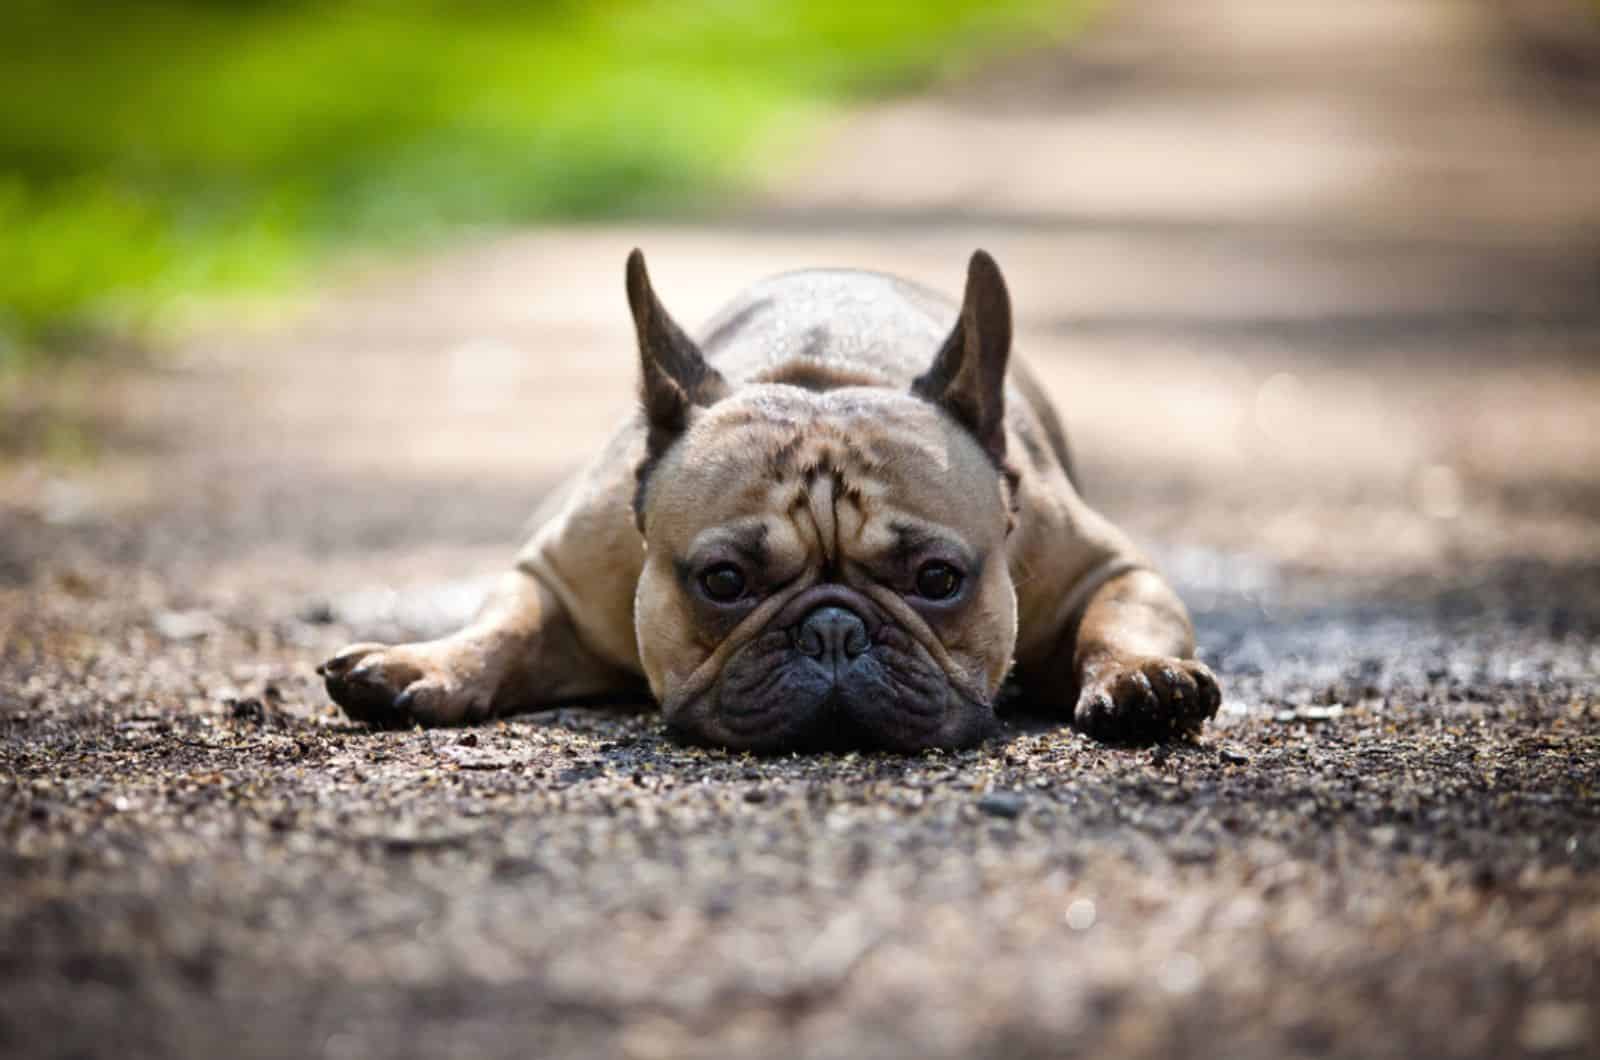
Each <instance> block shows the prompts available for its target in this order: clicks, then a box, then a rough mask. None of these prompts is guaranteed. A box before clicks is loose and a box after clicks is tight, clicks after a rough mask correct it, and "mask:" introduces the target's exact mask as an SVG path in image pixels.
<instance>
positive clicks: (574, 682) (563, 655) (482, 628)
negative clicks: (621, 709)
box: [317, 570, 626, 725]
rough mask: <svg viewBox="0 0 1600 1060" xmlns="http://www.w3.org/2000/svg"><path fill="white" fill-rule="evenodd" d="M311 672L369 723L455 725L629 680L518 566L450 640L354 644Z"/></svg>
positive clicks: (551, 595)
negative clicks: (597, 654)
mask: <svg viewBox="0 0 1600 1060" xmlns="http://www.w3.org/2000/svg"><path fill="white" fill-rule="evenodd" d="M317 672H318V673H319V674H321V675H322V677H323V680H324V682H325V683H326V684H327V688H328V694H329V695H330V696H332V697H333V700H334V702H336V703H338V704H339V706H340V707H342V708H344V712H345V713H346V714H348V715H349V716H350V717H352V718H354V719H356V720H358V721H365V722H370V723H372V724H374V725H410V724H413V723H417V724H422V725H462V724H467V723H470V722H475V721H481V720H483V719H485V718H490V717H497V716H500V715H505V714H512V713H516V712H517V711H522V710H530V709H533V708H535V707H540V706H547V705H550V704H554V703H557V702H560V701H562V700H570V699H574V698H577V697H580V696H586V695H594V694H597V693H601V692H607V691H613V690H616V689H617V688H618V687H619V686H620V685H624V684H625V683H626V682H625V679H624V678H622V676H621V675H619V673H618V671H616V670H615V669H614V668H612V667H609V666H607V665H605V664H604V663H602V662H600V661H599V660H597V659H596V658H594V656H593V655H592V654H591V653H590V652H588V651H586V650H585V649H584V648H583V646H582V645H581V644H580V643H579V641H578V638H577V635H576V633H575V631H574V628H573V624H572V622H571V619H570V618H569V617H568V615H567V613H566V610H565V609H564V608H563V607H562V605H561V602H560V601H559V600H558V599H557V597H556V596H555V594H554V593H552V592H551V591H550V590H549V589H548V588H547V587H546V586H544V585H543V584H542V583H541V582H540V581H539V580H538V578H536V577H535V576H533V575H531V574H528V573H526V572H524V571H522V570H514V571H512V572H510V573H508V574H506V575H505V576H504V577H503V578H502V579H501V580H500V582H499V584H498V585H497V586H496V587H495V590H494V592H493V593H492V594H491V595H490V597H489V600H488V602H487V603H485V604H484V606H483V609H482V610H481V611H480V612H479V614H478V617H477V618H475V619H473V621H472V622H471V623H470V624H469V625H467V626H466V627H465V628H464V629H461V630H460V631H458V632H456V633H453V634H451V635H450V636H448V637H442V638H440V639H439V640H430V641H423V642H420V643H415V644H400V645H393V646H390V645H384V644H353V645H351V646H350V647H348V648H345V649H344V650H343V651H341V652H339V653H338V654H337V655H335V656H334V657H333V658H331V659H329V660H328V661H327V662H325V663H323V664H322V665H321V666H319V667H318V668H317Z"/></svg>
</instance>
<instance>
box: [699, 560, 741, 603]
mask: <svg viewBox="0 0 1600 1060" xmlns="http://www.w3.org/2000/svg"><path fill="white" fill-rule="evenodd" d="M700 588H701V589H703V590H705V594H706V595H707V596H709V597H711V599H713V600H715V601H716V602H717V603H719V604H729V603H732V602H733V601H735V600H737V599H739V597H741V596H743V595H744V575H743V574H741V573H739V568H738V567H735V566H734V565H733V564H731V563H718V564H717V565H716V566H714V567H708V568H706V570H705V571H704V572H702V573H701V575H700Z"/></svg>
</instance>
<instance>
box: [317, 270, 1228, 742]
mask: <svg viewBox="0 0 1600 1060" xmlns="http://www.w3.org/2000/svg"><path fill="white" fill-rule="evenodd" d="M626 287H627V296H628V305H629V307H630V309H631V311H632V315H633V323H634V328H635V331H636V333H637V337H638V349H639V362H640V407H639V410H638V412H637V414H635V415H634V416H632V417H631V418H630V419H628V420H627V422H626V423H625V425H624V426H623V427H622V428H621V429H620V430H619V431H618V432H617V433H616V434H615V435H614V436H613V437H612V439H611V441H610V442H609V444H608V445H606V447H605V448H604V449H603V451H602V452H601V453H600V454H599V456H598V458H597V459H596V460H594V462H593V463H591V464H590V465H589V466H588V467H587V468H586V469H585V470H583V471H581V472H580V473H578V474H577V475H576V476H575V477H573V478H572V479H571V480H570V481H568V482H567V483H566V484H565V486H563V487H562V488H561V489H559V490H557V491H556V493H555V494H554V495H552V497H551V498H549V499H548V500H547V502H546V503H545V505H544V506H543V507H542V508H541V510H540V512H539V513H538V514H537V515H536V517H535V526H536V529H535V531H534V532H533V535H532V537H531V539H530V540H529V541H528V543H527V544H526V546H525V547H524V548H523V550H522V552H521V554H520V555H519V557H518V559H517V561H516V564H515V566H514V568H513V570H512V571H510V572H509V573H507V574H505V575H504V576H503V577H502V579H501V581H500V582H499V583H498V586H497V588H496V589H495V590H494V592H493V593H492V594H491V596H490V598H489V600H488V602H487V603H486V604H485V605H484V607H483V609H482V611H481V612H480V613H479V615H478V617H477V618H475V619H474V620H473V621H472V622H471V623H470V624H469V625H467V626H466V627H465V628H464V629H462V630H460V631H459V632H457V633H454V634H452V635H450V636H447V637H444V638H442V639H439V640H433V641H426V642H422V643H415V644H403V645H398V646H388V645H382V644H356V645H353V646H351V647H348V648H346V649H344V650H343V651H341V652H339V653H338V654H337V655H335V656H334V657H333V658H332V659H330V660H328V661H327V662H325V663H324V664H323V665H322V666H321V667H319V668H318V672H319V673H320V674H321V675H322V677H323V678H324V680H325V682H326V685H327V689H328V693H329V694H330V695H331V696H332V698H333V699H334V701H335V702H337V703H338V704H339V705H340V706H341V707H342V708H343V709H344V711H345V713H346V714H348V715H349V716H350V717H351V718H354V719H357V720H360V721H365V722H369V723H373V724H377V725H410V724H421V725H427V726H435V725H461V724H468V723H472V722H477V721H481V720H483V719H486V718H492V717H498V716H503V715H506V714H511V713H514V712H519V711H524V710H530V709H536V708H539V707H547V706H552V705H555V704H559V703H562V702H570V701H574V700H583V699H592V698H597V697H606V696H616V695H621V694H630V693H633V692H637V693H640V694H642V693H643V691H644V688H646V687H647V688H648V690H649V692H650V693H651V694H652V695H653V696H654V698H655V700H656V701H657V702H658V703H659V704H660V707H661V710H662V714H663V717H664V719H665V723H666V725H667V728H668V730H669V732H670V733H671V734H672V735H673V736H675V737H676V738H678V739H681V740H684V741H688V742H694V743H701V744H709V745H717V746H722V747H726V748H730V749H736V750H749V751H756V752H771V751H787V750H796V749H806V748H818V747H864V748H877V749H884V750H891V751H901V752H910V751H917V750H920V749H925V748H960V747H966V746H970V745H972V744H974V743H976V742H978V741H980V740H982V739H983V738H984V737H985V736H986V734H988V733H989V732H990V731H991V730H992V729H993V727H994V725H995V717H996V715H995V709H996V704H997V700H999V699H1000V698H1001V691H1002V687H1003V686H1005V687H1007V688H1012V687H1014V688H1015V689H1016V690H1017V691H1018V693H1019V694H1020V695H1021V696H1022V697H1024V698H1025V699H1027V700H1029V701H1031V702H1033V703H1036V704H1040V705H1043V706H1046V707H1049V708H1053V709H1058V710H1060V711H1061V712H1062V713H1063V716H1065V715H1066V713H1067V712H1068V710H1069V709H1070V716H1071V719H1072V721H1073V722H1074V723H1075V724H1076V726H1077V727H1078V728H1079V729H1081V730H1082V731H1084V732H1086V733H1088V734H1090V735H1091V736H1093V737H1096V738H1099V739H1102V740H1107V741H1114V742H1140V743H1144V742H1151V741H1157V740H1162V739H1167V738H1171V737H1175V736H1181V735H1183V734H1188V733H1193V732H1195V731H1196V730H1198V729H1199V728H1200V727H1201V726H1202V725H1203V724H1204V722H1205V721H1206V720H1207V719H1208V718H1210V717H1212V716H1213V715H1214V714H1215V713H1216V711H1217V707H1218V705H1219V703H1220V700H1221V694H1220V691H1219V688H1218V684H1217V681H1216V678H1215V677H1214V676H1213V674H1212V673H1211V671H1210V670H1209V669H1208V668H1207V667H1206V666H1205V665H1204V664H1202V663H1200V662H1199V661H1197V660H1196V659H1195V658H1194V634H1193V630H1192V627H1191V624H1190V620H1189V616H1188V614H1187V612H1186V611H1185V609H1184V606H1183V604H1182V602H1181V601H1180V600H1179V599H1178V597H1177V594H1176V593H1174V591H1173V590H1172V589H1171V588H1170V587H1169V586H1168V585H1167V583H1166V582H1165V581H1163V580H1162V578H1161V577H1160V575H1159V574H1157V573H1156V572H1155V571H1154V570H1153V569H1152V567H1151V566H1150V564H1149V563H1148V562H1147V561H1146V560H1145V559H1144V558H1143V557H1142V556H1141V555H1140V554H1139V552H1138V551H1137V550H1136V549H1135V548H1134V547H1133V546H1132V545H1131V544H1130V543H1129V541H1128V539H1127V538H1126V537H1125V536H1124V535H1123V534H1122V533H1121V532H1119V531H1118V530H1117V529H1116V528H1115V527H1114V526H1112V525H1111V523H1110V522H1108V521H1107V520H1106V519H1105V518H1103V517H1102V516H1101V515H1099V514H1098V513H1096V512H1095V511H1094V510H1093V509H1091V508H1090V507H1089V506H1088V505H1087V504H1086V503H1085V502H1084V501H1083V499H1082V498H1081V497H1080V496H1079V493H1078V490H1077V488H1076V487H1075V485H1074V477H1073V471H1072V463H1071V460H1070V457H1069V454H1068V449H1067V443H1066V437H1065V434H1064V432H1063V430H1062V427H1061V424H1060V421H1059V420H1058V418H1057V416H1056V413H1055V411H1054V410H1053V409H1052V408H1051V406H1050V403H1049V401H1048V400H1047V399H1046V397H1045V395H1044V392H1043V391H1042V389H1041V388H1040V386H1039V385H1038V383H1037V382H1036V381H1035V380H1034V378H1033V376H1032V375H1030V374H1029V372H1028V371H1027V369H1026V368H1025V366H1023V365H1022V364H1021V363H1019V362H1018V361H1017V359H1016V358H1014V357H1013V356H1012V351H1011V345H1012V316H1011V300H1010V296H1009V294H1008V293H1007V290H1006V284H1005V280H1004V278H1003V277H1002V276H1001V273H1000V269H999V267H998V266H997V265H996V264H995V262H994V260H993V258H991V257H990V256H989V255H988V254H987V253H985V252H983V251H981V250H980V251H977V252H976V253H974V254H973V255H972V258H971V261H970V262H969V264H968V269H967V277H966V289H965V293H964V296H963V299H962V301H961V302H960V304H959V305H957V304H956V303H954V302H953V301H951V300H949V299H947V298H945V297H943V296H941V295H940V294H938V293H935V292H933V291H931V290H928V289H926V288H924V287H921V286H919V285H917V284H913V283H910V282H908V281H906V280H902V279H899V278H897V277H894V276H890V275H886V274H881V273H874V272H863V271H849V270H808V271H800V272H792V273H785V274H783V275H779V276H776V277H772V278H770V279H767V280H765V281H762V282H761V283H758V284H756V285H755V286H754V287H752V288H750V289H749V290H747V291H746V292H745V293H744V294H743V295H741V296H740V297H739V298H737V299H736V300H735V301H734V302H733V303H732V304H731V305H729V306H728V307H727V308H725V309H724V310H722V312H721V313H719V314H718V315H717V316H716V317H715V318H714V319H713V320H712V321H711V322H710V324H709V325H708V326H707V327H706V329H705V330H704V332H703V333H702V336H701V338H700V340H699V341H698V342H697V341H695V340H694V339H692V338H691V337H690V336H689V335H688V334H687V333H686V332H685V331H684V330H683V329H682V328H680V327H679V326H678V324H677V323H676V322H675V321H674V320H673V318H672V317H671V316H670V315H668V313H667V311H666V309H665V308H663V306H662V304H661V302H660V300H659V299H658V298H657V296H656V294H655V291H654V290H653V288H652V286H651V283H650V277H649V274H648V272H647V270H646V268H645V261H644V257H643V255H642V254H641V253H640V252H639V251H637V250H635V251H634V252H633V253H632V255H630V256H629V258H628V262H627V269H626ZM641 679H642V681H641ZM1008 680H1010V681H1011V682H1012V683H1011V684H1007V682H1008Z"/></svg>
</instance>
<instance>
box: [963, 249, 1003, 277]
mask: <svg viewBox="0 0 1600 1060" xmlns="http://www.w3.org/2000/svg"><path fill="white" fill-rule="evenodd" d="M967 280H968V282H972V281H983V282H985V283H988V284H990V285H995V284H998V285H999V286H1001V287H1004V286H1005V282H1006V281H1005V277H1004V276H1002V275H1001V274H1000V265H999V263H998V262H996V261H995V260H994V257H993V256H992V255H991V254H990V253H989V252H988V251H987V250H984V249H983V248H982V247H980V248H978V249H977V250H974V251H973V252H972V257H971V258H969V259H967Z"/></svg>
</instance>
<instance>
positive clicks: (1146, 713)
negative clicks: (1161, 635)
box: [1073, 655, 1222, 743]
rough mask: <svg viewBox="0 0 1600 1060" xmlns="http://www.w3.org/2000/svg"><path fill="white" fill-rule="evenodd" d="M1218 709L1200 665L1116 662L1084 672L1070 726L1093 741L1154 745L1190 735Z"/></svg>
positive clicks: (1213, 683)
mask: <svg viewBox="0 0 1600 1060" xmlns="http://www.w3.org/2000/svg"><path fill="white" fill-rule="evenodd" d="M1221 703H1222V691H1221V689H1219V688H1218V687H1217V679H1216V677H1215V676H1214V675H1213V674H1212V673H1211V671H1210V670H1209V669H1208V668H1207V667H1206V665H1205V664H1204V663H1200V662H1196V661H1195V660H1193V659H1172V658H1166V657H1163V656H1159V655H1140V656H1127V657H1119V658H1115V659H1111V660H1107V661H1105V662H1102V663H1100V664H1099V665H1096V666H1093V667H1090V668H1088V672H1086V673H1085V675H1084V681H1083V690H1082V692H1080V693H1079V695H1078V705H1077V708H1076V709H1075V710H1074V711H1073V723H1074V724H1075V725H1077V727H1078V728H1079V729H1080V730H1082V731H1083V732H1086V733H1088V734H1089V735H1090V736H1093V737H1094V738H1095V739H1097V740H1105V741H1108V742H1112V743H1156V742H1159V741H1161V740H1168V739H1172V738H1173V737H1176V736H1181V735H1184V734H1186V733H1192V732H1195V731H1196V730H1198V729H1199V728H1200V726H1201V725H1203V724H1204V723H1205V721H1206V719H1207V718H1209V717H1211V716H1212V715H1214V714H1216V712H1217V707H1218V706H1220V705H1221Z"/></svg>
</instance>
